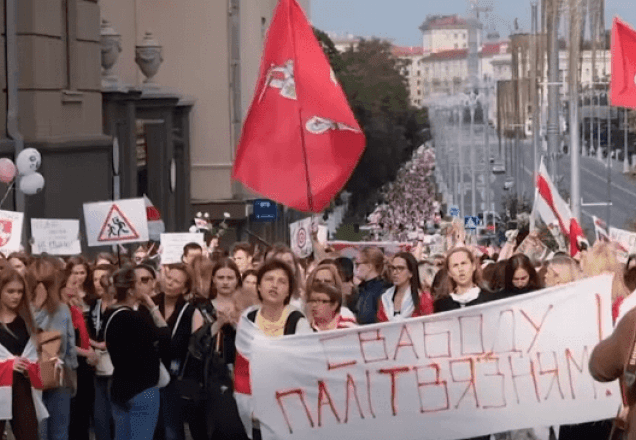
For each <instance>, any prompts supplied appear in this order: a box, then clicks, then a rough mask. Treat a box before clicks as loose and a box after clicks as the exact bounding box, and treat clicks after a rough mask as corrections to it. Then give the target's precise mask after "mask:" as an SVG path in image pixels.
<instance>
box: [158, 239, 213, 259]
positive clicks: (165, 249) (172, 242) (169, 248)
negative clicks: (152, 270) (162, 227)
mask: <svg viewBox="0 0 636 440" xmlns="http://www.w3.org/2000/svg"><path fill="white" fill-rule="evenodd" d="M160 237H161V264H174V263H181V262H182V260H181V257H183V247H184V246H185V245H186V244H188V243H197V244H199V245H201V247H202V248H203V249H205V240H204V239H203V233H201V232H174V233H166V234H161V235H160Z"/></svg>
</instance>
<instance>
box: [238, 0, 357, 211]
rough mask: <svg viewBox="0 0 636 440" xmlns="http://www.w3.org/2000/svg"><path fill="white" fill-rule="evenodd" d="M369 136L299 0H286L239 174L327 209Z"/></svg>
mask: <svg viewBox="0 0 636 440" xmlns="http://www.w3.org/2000/svg"><path fill="white" fill-rule="evenodd" d="M364 146H365V138H364V134H363V133H362V131H361V129H360V126H359V125H358V123H357V121H356V119H355V117H354V115H353V112H352V110H351V108H350V107H349V104H348V102H347V98H346V96H345V94H344V92H343V91H342V88H341V87H340V84H339V83H338V81H337V80H336V77H335V74H334V72H333V70H332V69H331V66H330V65H329V61H328V59H327V57H326V56H325V54H324V52H323V50H322V48H321V46H320V44H319V42H318V40H317V39H316V37H315V36H314V33H313V29H312V27H311V25H310V24H309V22H308V21H307V18H306V17H305V14H304V12H303V11H302V9H301V7H300V5H299V4H298V3H297V2H296V0H280V1H279V3H278V5H277V7H276V10H275V11H274V17H273V19H272V23H271V25H270V28H269V31H268V34H267V39H266V42H265V48H264V51H263V56H262V60H261V67H260V73H259V79H258V82H257V84H256V89H255V93H254V98H253V100H252V104H251V106H250V109H249V112H248V114H247V118H246V120H245V124H244V126H243V131H242V134H241V140H240V142H239V145H238V149H237V154H236V159H235V161H234V168H233V172H232V178H234V179H236V180H238V181H240V182H242V183H243V184H244V185H245V186H247V187H248V188H251V189H252V190H254V191H255V192H257V193H259V194H262V195H263V196H266V197H269V198H271V199H272V200H275V201H277V202H279V203H282V204H284V205H286V206H289V207H292V208H295V209H298V210H300V211H311V212H320V211H322V210H323V208H325V207H326V206H327V205H328V204H329V203H330V201H331V199H332V198H333V197H334V196H335V195H336V194H337V193H338V191H340V189H341V188H342V187H343V186H344V184H345V183H346V182H347V180H348V179H349V177H350V175H351V173H352V172H353V170H354V168H355V166H356V164H357V163H358V160H359V159H360V156H361V155H362V152H363V151H364Z"/></svg>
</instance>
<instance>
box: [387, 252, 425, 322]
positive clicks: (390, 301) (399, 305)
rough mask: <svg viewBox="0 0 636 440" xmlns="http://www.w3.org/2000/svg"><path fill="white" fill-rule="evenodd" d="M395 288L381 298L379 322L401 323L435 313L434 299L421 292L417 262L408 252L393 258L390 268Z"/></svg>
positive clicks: (392, 287) (400, 253)
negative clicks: (401, 321) (403, 320)
mask: <svg viewBox="0 0 636 440" xmlns="http://www.w3.org/2000/svg"><path fill="white" fill-rule="evenodd" d="M389 272H390V274H391V280H392V281H393V286H391V287H389V288H388V289H387V290H386V291H385V292H384V293H383V294H382V296H381V297H380V304H379V306H378V316H377V318H378V322H387V321H399V320H402V319H406V318H412V317H416V316H424V315H429V314H431V313H433V297H432V296H431V294H430V293H429V292H425V291H421V290H420V275H419V271H418V267H417V260H416V259H415V257H414V256H413V255H411V254H410V253H408V252H399V253H397V254H395V255H394V256H393V259H392V260H391V264H390V266H389Z"/></svg>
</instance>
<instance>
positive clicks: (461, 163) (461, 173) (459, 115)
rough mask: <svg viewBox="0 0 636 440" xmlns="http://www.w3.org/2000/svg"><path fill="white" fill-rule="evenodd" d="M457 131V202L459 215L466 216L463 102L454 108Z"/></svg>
mask: <svg viewBox="0 0 636 440" xmlns="http://www.w3.org/2000/svg"><path fill="white" fill-rule="evenodd" d="M456 112H457V121H458V125H459V127H458V130H457V157H458V159H459V164H458V170H457V171H458V173H459V200H460V208H461V212H462V213H461V215H466V203H465V202H466V201H465V198H464V155H463V154H462V153H463V151H462V126H463V119H464V105H463V102H459V103H458V105H457V108H456Z"/></svg>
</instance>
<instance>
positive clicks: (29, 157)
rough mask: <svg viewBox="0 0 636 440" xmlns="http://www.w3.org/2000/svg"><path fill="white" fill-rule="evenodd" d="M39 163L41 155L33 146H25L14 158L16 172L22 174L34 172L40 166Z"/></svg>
mask: <svg viewBox="0 0 636 440" xmlns="http://www.w3.org/2000/svg"><path fill="white" fill-rule="evenodd" d="M41 163H42V156H41V155H40V152H39V151H38V150H36V149H35V148H25V149H24V150H22V151H21V152H20V154H18V157H17V158H16V160H15V165H16V167H17V168H18V173H20V174H21V175H23V176H26V175H27V174H32V173H35V172H36V171H37V170H38V168H40V164H41Z"/></svg>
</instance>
